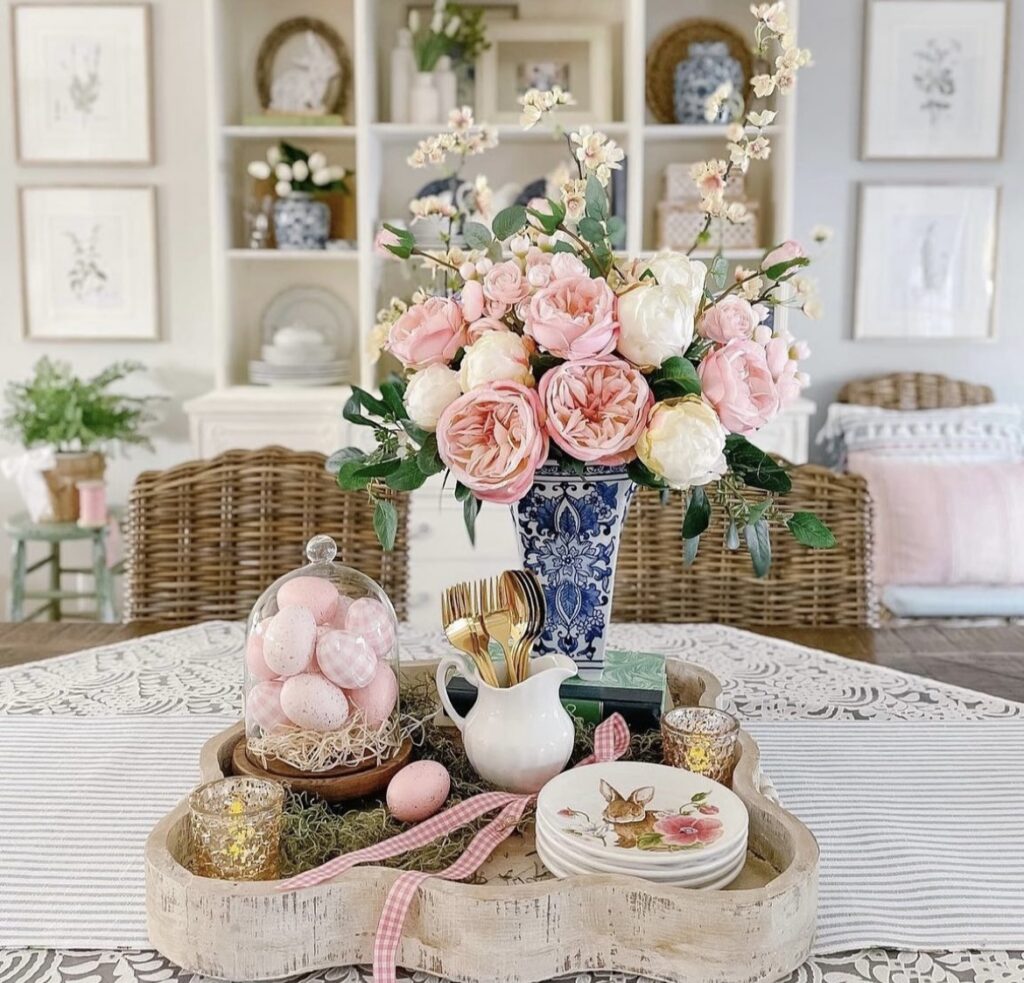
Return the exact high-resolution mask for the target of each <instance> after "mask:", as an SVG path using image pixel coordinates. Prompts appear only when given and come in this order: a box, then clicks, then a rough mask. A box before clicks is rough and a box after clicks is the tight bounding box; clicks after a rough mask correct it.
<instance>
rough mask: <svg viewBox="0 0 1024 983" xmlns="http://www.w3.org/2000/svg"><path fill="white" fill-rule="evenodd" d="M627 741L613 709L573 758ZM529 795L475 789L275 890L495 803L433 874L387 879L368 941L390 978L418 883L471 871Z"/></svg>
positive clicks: (381, 978)
mask: <svg viewBox="0 0 1024 983" xmlns="http://www.w3.org/2000/svg"><path fill="white" fill-rule="evenodd" d="M628 747H629V728H628V727H627V726H626V721H625V720H623V719H622V717H621V716H620V715H619V714H617V713H615V714H612V716H610V717H609V718H608V719H607V720H605V721H604V722H603V723H601V724H600V725H599V726H598V727H597V729H596V730H595V731H594V753H593V754H591V755H590V756H589V757H586V758H584V759H583V760H582V761H581V762H579V764H580V765H589V764H593V763H594V762H595V761H615V760H616V759H617V758H621V757H622V755H623V754H625V753H626V749H627V748H628ZM577 767H578V766H577ZM535 800H536V796H535V795H517V794H515V793H512V792H484V793H482V794H481V795H474V796H473V797H472V798H469V799H465V800H463V801H462V802H460V803H458V805H455V806H452V808H451V809H448V810H446V811H445V812H441V813H438V814H437V815H436V816H431V817H430V818H429V819H427V820H425V821H424V822H422V823H420V824H419V825H418V826H413V827H412V829H407V830H406V831H405V832H404V833H399V834H398V835H397V836H392V837H391V838H390V839H387V840H382V841H381V842H380V843H375V844H374V845H373V846H368V847H364V848H363V849H362V850H353V851H352V852H351V853H345V854H342V855H341V856H340V857H335V858H334V859H333V860H328V861H327V863H325V864H321V865H320V866H319V867H315V868H313V869H312V870H307V871H305V872H303V873H301V874H297V875H296V876H295V877H291V878H289V879H288V880H286V881H282V882H281V884H279V885H278V890H280V891H291V890H295V889H298V888H305V887H313V886H314V885H316V884H322V883H323V882H324V881H327V880H330V879H331V878H333V877H336V876H337V875H338V874H341V873H344V872H345V871H346V870H350V869H351V868H352V867H355V866H356V865H357V864H361V863H369V862H373V861H378V860H386V859H387V858H389V857H397V856H398V855H399V854H402V853H406V852H408V851H409V850H414V849H416V848H417V847H421V846H426V844H428V843H432V842H433V841H434V840H436V839H437V838H438V837H440V836H444V835H445V834H447V833H450V832H452V830H456V829H459V828H460V827H462V826H465V825H466V824H467V823H470V822H472V821H473V820H474V819H478V818H479V817H480V816H484V815H486V814H487V813H488V812H492V811H493V810H494V809H497V808H498V807H499V806H500V807H501V812H499V813H498V815H497V816H495V817H494V819H492V820H491V821H490V822H489V823H488V824H487V825H486V826H484V827H483V829H481V830H480V831H479V832H478V833H477V834H476V836H474V837H473V839H472V840H471V841H470V844H469V846H468V847H466V850H465V852H464V853H463V854H462V856H461V857H459V858H458V860H456V861H455V862H454V863H452V864H450V865H449V866H448V867H446V868H445V869H444V870H441V871H437V872H436V873H433V874H427V873H423V872H422V871H417V870H410V871H405V872H404V873H402V874H400V875H399V877H398V879H397V880H396V881H395V882H394V884H392V885H391V890H390V891H389V892H388V896H387V898H386V899H385V901H384V909H383V911H381V915H380V920H379V921H378V922H377V935H376V938H375V940H374V945H373V979H374V983H396V976H395V955H396V954H397V952H398V946H399V943H400V942H401V941H402V926H403V925H404V924H405V917H406V915H407V914H408V911H409V906H410V905H411V904H412V900H413V898H414V897H415V896H416V891H417V890H418V888H419V886H420V884H422V883H423V882H424V881H425V880H427V879H428V878H430V877H440V878H442V879H443V880H446V881H461V880H463V879H465V878H466V877H469V876H470V875H471V874H473V873H475V872H476V871H477V869H478V868H479V867H480V865H481V864H482V863H483V862H484V861H485V860H486V859H487V858H488V857H489V856H490V855H491V854H492V853H493V852H494V851H495V849H496V848H497V847H498V846H499V845H500V844H501V843H502V842H504V840H506V839H507V838H508V836H509V835H510V834H511V832H512V830H514V829H515V827H516V824H517V823H518V822H519V820H520V819H521V818H522V815H523V813H524V812H526V810H527V808H528V807H529V806H531V805H532V804H533V803H534V801H535Z"/></svg>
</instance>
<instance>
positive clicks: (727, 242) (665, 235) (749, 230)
mask: <svg viewBox="0 0 1024 983" xmlns="http://www.w3.org/2000/svg"><path fill="white" fill-rule="evenodd" d="M746 205H747V209H748V210H749V212H750V219H749V220H748V221H746V222H739V223H736V224H734V223H732V222H729V221H726V220H725V219H720V218H713V219H712V220H711V225H710V226H709V227H708V232H710V234H711V238H710V239H709V240H708V241H709V243H711V244H712V245H713V246H721V247H722V248H723V249H752V248H755V247H756V246H757V245H758V243H759V242H760V240H761V222H760V216H759V210H760V204H759V203H758V202H756V201H749V202H747V203H746ZM705 217H706V216H705V215H704V213H703V212H702V211H701V210H700V208H699V207H698V206H697V205H696V204H690V203H688V202H682V201H660V202H658V248H659V249H689V248H690V246H692V245H693V241H694V239H696V238H697V235H698V234H699V233H700V231H701V229H703V228H704V220H705Z"/></svg>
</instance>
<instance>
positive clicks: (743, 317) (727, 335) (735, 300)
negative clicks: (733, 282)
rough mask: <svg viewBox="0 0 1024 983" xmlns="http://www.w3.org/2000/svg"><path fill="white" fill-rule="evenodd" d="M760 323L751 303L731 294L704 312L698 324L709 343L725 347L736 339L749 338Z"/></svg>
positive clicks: (699, 330)
mask: <svg viewBox="0 0 1024 983" xmlns="http://www.w3.org/2000/svg"><path fill="white" fill-rule="evenodd" d="M758 323H759V322H758V318H757V315H756V314H755V313H754V308H753V307H751V306H750V303H749V302H748V301H745V300H744V299H743V298H742V297H737V296H736V295H735V294H730V295H729V296H728V297H723V298H722V299H721V300H720V301H719V302H718V303H717V304H715V305H714V307H709V308H708V309H707V310H706V311H705V312H704V314H703V316H702V317H701V319H700V321H699V322H698V324H697V331H698V332H699V333H700V335H701V337H703V338H707V339H708V341H717V342H718V343H719V344H720V345H724V344H725V343H726V342H727V341H732V340H733V339H734V338H740V339H747V338H749V337H750V336H751V335H752V334H753V333H754V329H755V328H756V327H757V325H758Z"/></svg>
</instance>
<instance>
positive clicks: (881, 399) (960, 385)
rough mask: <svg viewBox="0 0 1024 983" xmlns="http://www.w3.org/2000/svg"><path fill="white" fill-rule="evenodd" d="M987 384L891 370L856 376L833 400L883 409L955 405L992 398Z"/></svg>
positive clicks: (933, 407)
mask: <svg viewBox="0 0 1024 983" xmlns="http://www.w3.org/2000/svg"><path fill="white" fill-rule="evenodd" d="M994 400H995V396H994V395H993V393H992V390H991V389H990V388H989V387H988V386H979V385H975V384H974V383H971V382H960V381H958V380H956V379H948V378H946V376H944V375H934V374H930V373H925V372H894V373H892V374H890V375H880V376H875V377H873V378H870V379H857V380H856V381H854V382H848V383H847V384H846V385H845V386H843V388H842V389H840V390H839V395H838V396H837V397H836V402H839V403H857V404H859V405H861V406H880V407H882V408H883V409H887V410H935V409H955V408H956V407H958V406H977V405H979V404H981V403H991V402H994Z"/></svg>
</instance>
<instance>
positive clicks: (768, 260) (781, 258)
mask: <svg viewBox="0 0 1024 983" xmlns="http://www.w3.org/2000/svg"><path fill="white" fill-rule="evenodd" d="M803 255H804V247H803V246H801V245H800V243H799V242H797V241H796V240H795V239H787V240H786V241H785V242H784V243H782V244H781V245H778V246H776V247H775V248H774V249H772V250H770V251H769V252H767V253H765V257H764V259H762V260H761V269H762V270H767V269H769V268H770V267H772V266H778V265H779V263H789V262H792V261H793V260H794V259H800V257H801V256H803Z"/></svg>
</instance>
